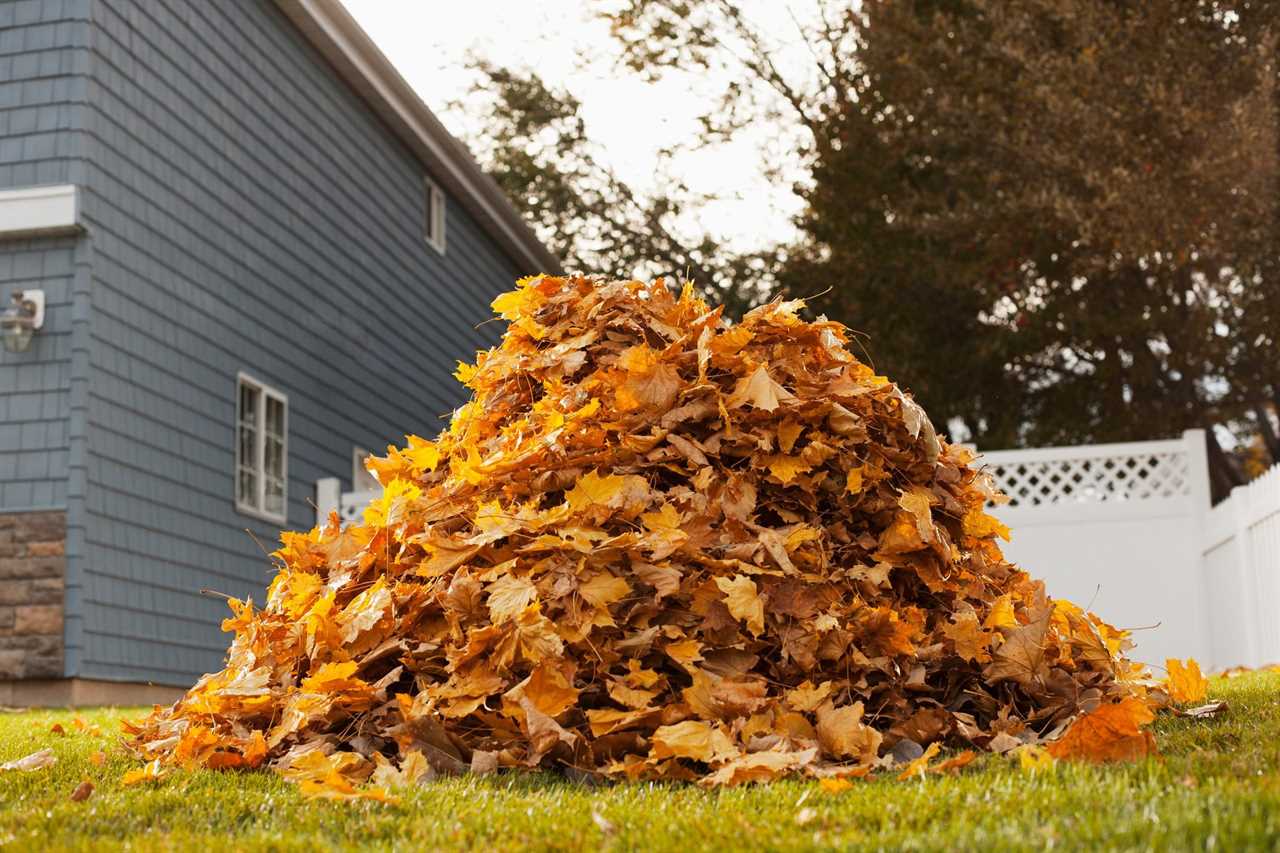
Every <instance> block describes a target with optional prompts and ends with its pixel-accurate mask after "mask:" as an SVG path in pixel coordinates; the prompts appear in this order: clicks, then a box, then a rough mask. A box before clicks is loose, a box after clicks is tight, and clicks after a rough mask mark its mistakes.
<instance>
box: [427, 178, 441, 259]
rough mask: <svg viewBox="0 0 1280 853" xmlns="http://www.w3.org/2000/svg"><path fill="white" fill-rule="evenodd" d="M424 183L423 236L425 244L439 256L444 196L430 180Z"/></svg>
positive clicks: (438, 187)
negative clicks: (424, 216)
mask: <svg viewBox="0 0 1280 853" xmlns="http://www.w3.org/2000/svg"><path fill="white" fill-rule="evenodd" d="M424 180H425V182H426V187H427V192H426V221H425V222H424V223H423V225H424V228H423V236H424V237H426V240H427V244H428V245H430V246H431V248H433V249H435V250H436V251H437V252H439V253H440V254H442V255H443V254H444V212H445V196H444V192H443V191H442V190H441V189H440V186H439V185H438V184H437V183H436V182H435V181H433V180H431V179H430V178H424Z"/></svg>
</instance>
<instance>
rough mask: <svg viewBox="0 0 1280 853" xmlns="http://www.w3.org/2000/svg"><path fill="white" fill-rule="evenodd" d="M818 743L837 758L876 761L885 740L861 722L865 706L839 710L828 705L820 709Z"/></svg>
mask: <svg viewBox="0 0 1280 853" xmlns="http://www.w3.org/2000/svg"><path fill="white" fill-rule="evenodd" d="M817 718H818V726H817V732H818V742H819V743H820V744H822V748H823V749H824V750H826V751H827V752H828V753H829V754H831V755H833V756H835V757H836V758H852V759H855V760H857V761H860V762H861V761H874V760H875V758H876V754H877V753H878V752H879V750H880V741H881V740H882V739H883V738H882V736H881V734H880V732H878V731H876V730H875V729H873V728H871V727H870V726H868V725H866V724H865V723H863V722H862V703H861V702H854V703H853V704H852V705H845V706H843V707H840V708H836V707H835V706H833V705H832V704H831V703H829V702H828V703H827V704H825V705H823V706H822V707H821V708H819V709H818V712H817Z"/></svg>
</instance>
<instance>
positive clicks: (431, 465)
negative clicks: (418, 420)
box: [401, 435, 440, 477]
mask: <svg viewBox="0 0 1280 853" xmlns="http://www.w3.org/2000/svg"><path fill="white" fill-rule="evenodd" d="M405 438H406V440H407V441H408V442H409V447H408V449H407V450H403V451H401V453H402V455H403V456H404V458H405V459H407V460H408V461H409V465H410V467H411V468H412V470H413V474H414V476H415V477H418V476H422V474H424V473H425V472H427V471H434V470H435V468H436V466H437V465H439V464H440V449H439V448H438V447H436V445H435V442H431V441H427V440H426V439H425V438H419V437H418V436H416V435H410V436H406V437H405Z"/></svg>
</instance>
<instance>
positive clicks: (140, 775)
mask: <svg viewBox="0 0 1280 853" xmlns="http://www.w3.org/2000/svg"><path fill="white" fill-rule="evenodd" d="M167 775H169V771H168V769H166V768H165V767H163V766H162V765H161V764H160V759H158V758H155V759H152V760H151V761H148V762H147V763H146V764H144V765H142V766H141V767H138V768H136V769H134V770H130V771H129V772H128V773H126V774H124V775H123V776H121V777H120V784H121V785H141V784H143V783H148V782H159V781H160V780H161V779H163V778H164V777H165V776H167Z"/></svg>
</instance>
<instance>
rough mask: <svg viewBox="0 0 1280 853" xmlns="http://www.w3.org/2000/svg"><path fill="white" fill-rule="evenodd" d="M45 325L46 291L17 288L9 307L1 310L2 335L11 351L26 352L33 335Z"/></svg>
mask: <svg viewBox="0 0 1280 853" xmlns="http://www.w3.org/2000/svg"><path fill="white" fill-rule="evenodd" d="M43 325H44V291H43V290H15V291H14V292H13V298H12V301H11V302H10V303H9V307H8V308H6V309H4V311H2V312H0V335H2V336H3V337H4V348H5V349H7V350H8V351H9V352H25V351H26V349H27V347H29V346H31V337H32V335H34V334H35V333H36V331H37V330H38V329H39V328H40V327H41V326H43Z"/></svg>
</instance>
